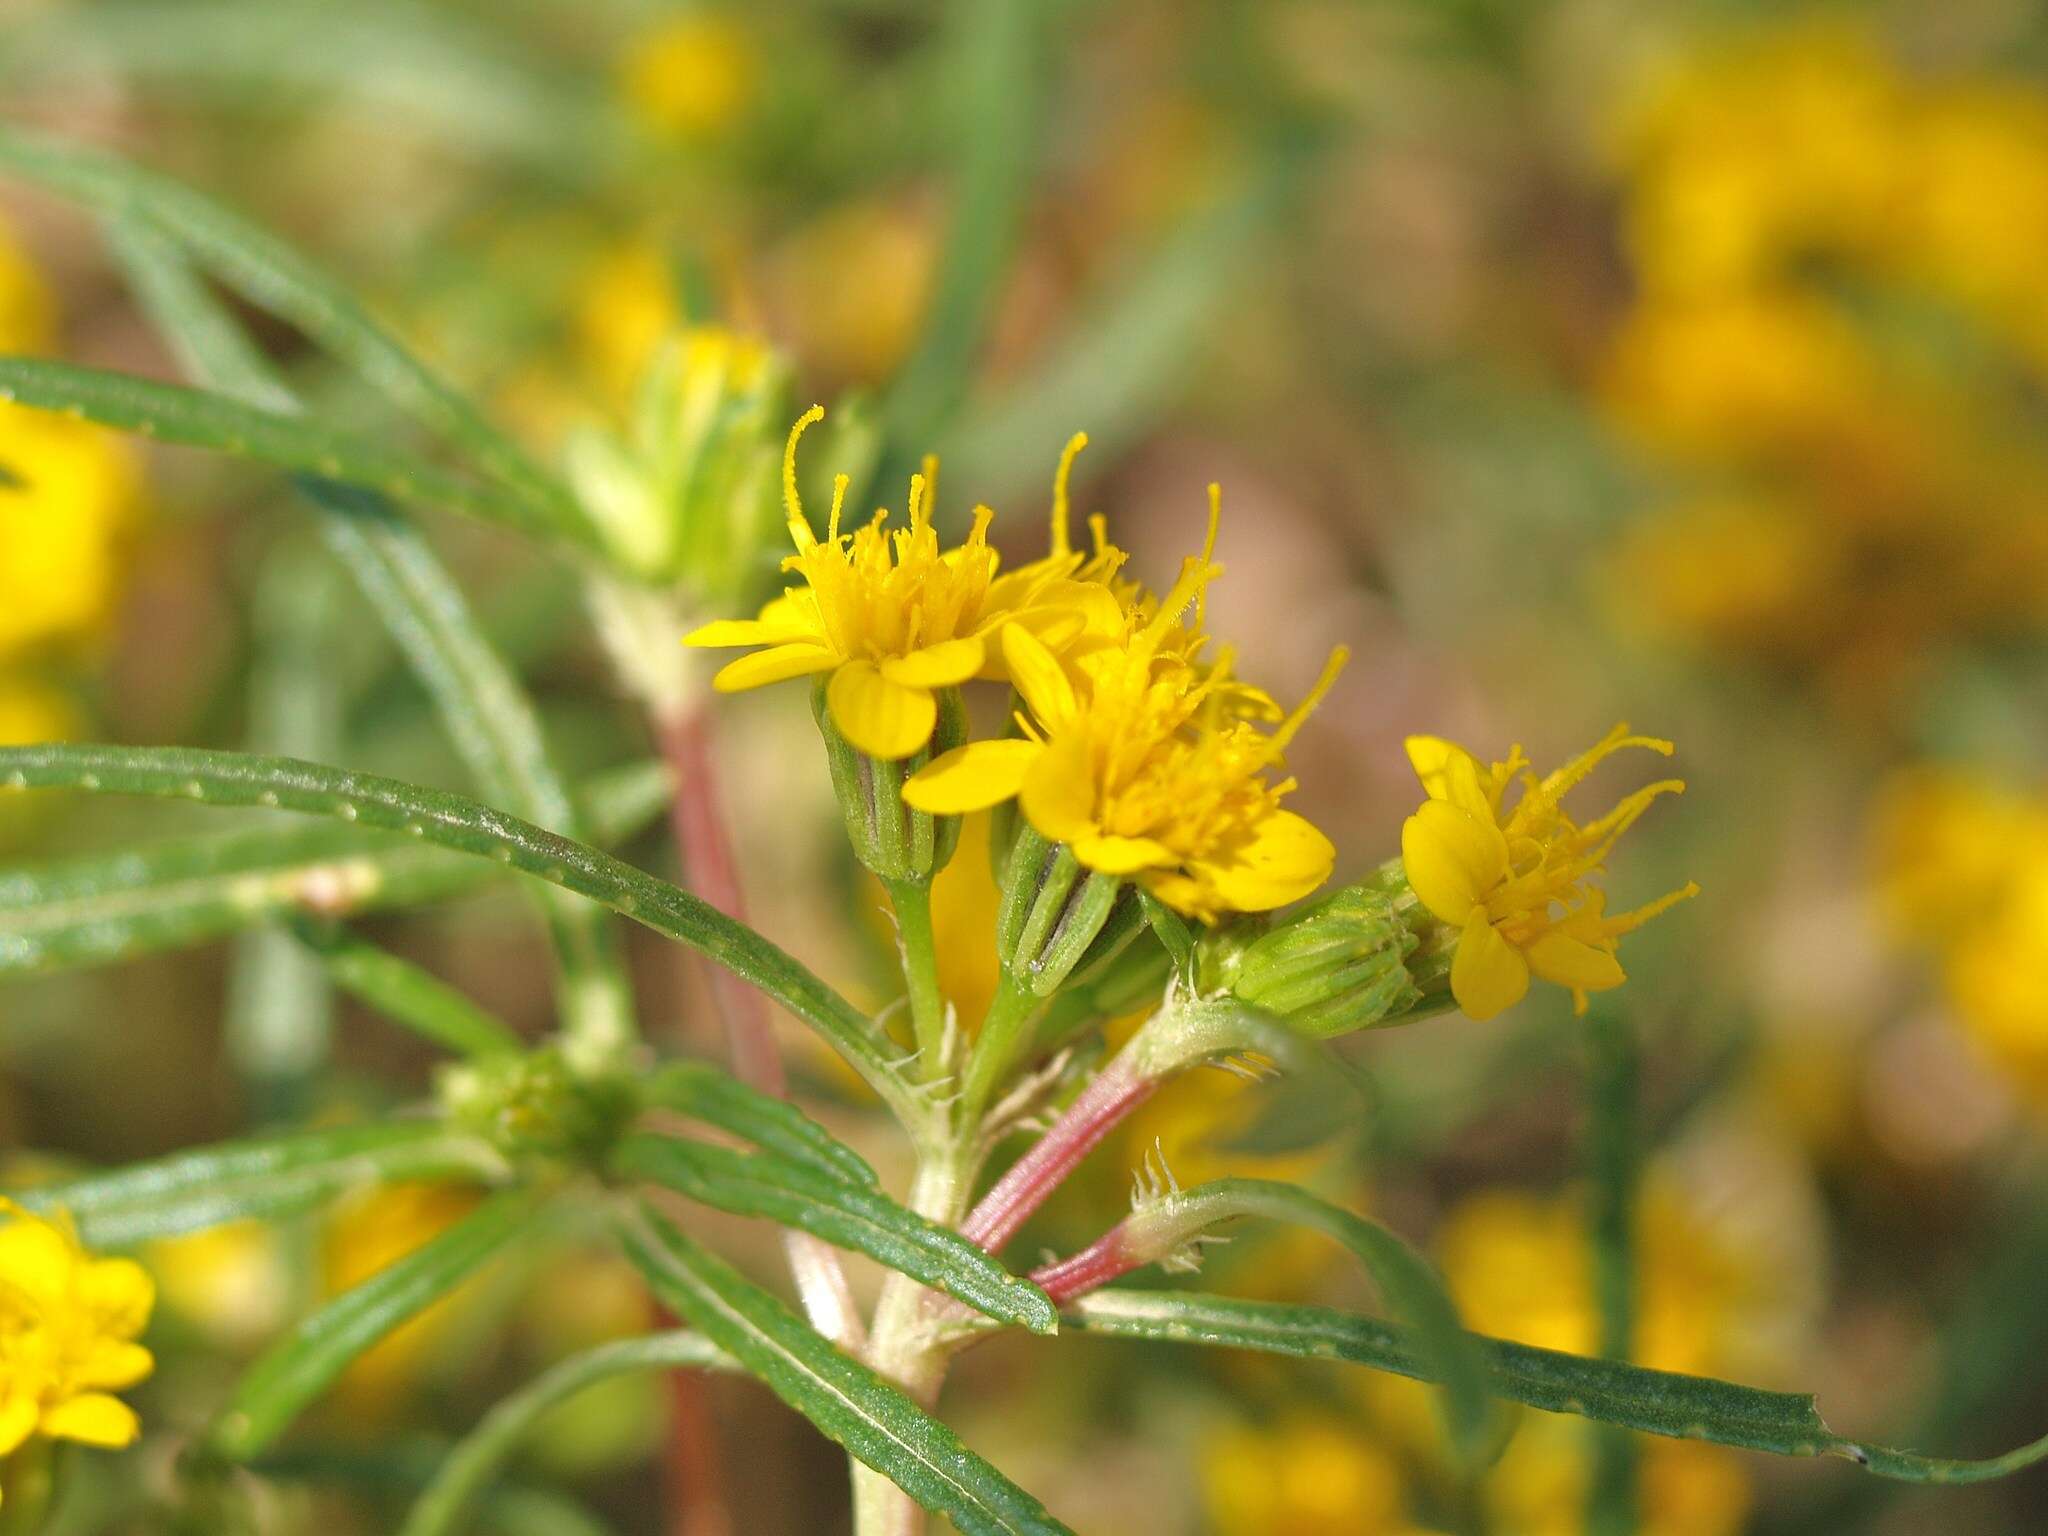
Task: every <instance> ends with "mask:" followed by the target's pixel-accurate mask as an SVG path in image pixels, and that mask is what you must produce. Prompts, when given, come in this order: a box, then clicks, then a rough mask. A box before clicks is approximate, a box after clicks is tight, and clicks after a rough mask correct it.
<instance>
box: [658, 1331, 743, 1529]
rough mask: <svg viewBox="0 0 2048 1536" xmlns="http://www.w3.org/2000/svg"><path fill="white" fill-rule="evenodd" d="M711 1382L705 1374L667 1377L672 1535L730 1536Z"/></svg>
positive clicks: (666, 1475)
mask: <svg viewBox="0 0 2048 1536" xmlns="http://www.w3.org/2000/svg"><path fill="white" fill-rule="evenodd" d="M708 1385H709V1384H708V1383H707V1382H706V1380H705V1378H704V1373H703V1372H701V1371H674V1372H671V1373H670V1376H669V1412H670V1414H671V1415H672V1419H673V1427H672V1428H671V1430H670V1433H669V1440H668V1455H667V1458H666V1460H665V1461H664V1463H663V1468H662V1472H663V1478H662V1481H663V1486H664V1488H665V1490H666V1492H667V1498H666V1500H665V1501H664V1502H665V1504H666V1507H667V1508H668V1509H669V1510H670V1512H671V1513H670V1517H669V1529H670V1530H671V1531H672V1532H673V1533H674V1536H732V1511H731V1509H730V1508H728V1507H727V1504H726V1498H725V1479H724V1478H723V1477H721V1476H720V1475H719V1467H718V1455H719V1441H718V1424H717V1421H716V1420H714V1419H713V1418H712V1416H711V1403H710V1399H709V1394H708V1391H707V1387H708Z"/></svg>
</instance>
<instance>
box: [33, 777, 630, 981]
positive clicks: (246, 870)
mask: <svg viewBox="0 0 2048 1536" xmlns="http://www.w3.org/2000/svg"><path fill="white" fill-rule="evenodd" d="M578 798H579V799H580V800H581V801H582V802H583V808H584V814H585V815H586V817H587V818H588V819H589V824H590V825H591V827H592V828H594V829H595V831H596V835H597V841H599V842H600V843H609V842H614V841H617V840H618V839H620V838H623V837H627V836H630V835H631V834H633V833H635V832H637V831H639V830H640V829H641V828H642V827H644V826H646V825H647V824H648V823H649V822H650V821H652V820H653V819H654V818H655V817H656V816H658V815H659V814H661V812H662V811H663V810H664V809H665V808H666V806H667V804H668V798H669V791H668V775H667V771H666V769H665V768H664V767H663V766H662V765H661V764H660V763H656V762H651V761H650V762H645V763H634V764H631V765H629V766H627V767H625V768H620V769H614V770H611V771H609V772H607V773H605V774H601V775H599V776H597V777H596V778H594V779H592V780H590V781H589V783H587V784H586V785H585V786H584V787H583V790H582V792H581V793H580V795H579V797H578ZM501 873H502V871H501V869H500V867H499V866H496V865H492V864H487V863H480V862H478V861H477V860H476V859H473V858H467V857H465V856H463V855H461V854H457V853H449V852H446V851H444V850H442V849H439V848H434V847H428V846H423V844H422V842H421V841H420V840H418V839H414V838H407V837H402V836H394V835H392V834H390V833H386V832H378V831H373V830H369V829H366V828H359V827H349V826H297V827H286V828H282V829H271V828H265V829H263V830H261V831H251V832H232V833H228V834H226V835H225V836H222V835H218V834H216V835H213V836H209V837H195V838H189V839H184V840H181V841H177V842H170V843H163V844H159V845H158V846H156V847H153V848H139V849H126V850H123V851H121V852H119V853H114V854H106V855H99V856H94V857H90V858H83V859H70V860H64V861H61V862H57V863H52V864H45V865H39V866H36V867H32V868H28V869H17V870H0V976H6V975H9V974H18V973H22V972H35V971H60V970H68V969H73V968H76V967H80V966H91V965H106V964H111V963H114V962H116V961H121V960H129V959H133V958H135V957H136V956H138V955H145V954H151V953H154V952H156V951H158V950H164V949H175V948H181V947H184V946H188V945H193V944H202V943H205V942H207V941H208V940H211V939H219V938H224V937H226V936H227V935H229V934H233V933H239V932H241V931H243V930H244V929H247V928H254V927H260V926H262V925H264V924H265V923H268V922H270V921H272V920H274V919H276V918H279V917H290V916H293V915H296V914H299V913H309V914H312V915H315V916H328V917H338V916H341V915H344V914H350V915H352V914H356V913H365V912H379V911H386V910H389V909H392V908H398V907H408V906H416V905H419V904H421V903H425V902H430V901H438V900H441V899H443V898H445V897H449V896H455V895H459V894H461V893H463V892H465V891H470V890H474V889H476V888H477V887H478V886H480V885H484V884H487V883H488V882H490V881H491V880H492V879H493V878H496V877H497V876H499V875H500V874H501Z"/></svg>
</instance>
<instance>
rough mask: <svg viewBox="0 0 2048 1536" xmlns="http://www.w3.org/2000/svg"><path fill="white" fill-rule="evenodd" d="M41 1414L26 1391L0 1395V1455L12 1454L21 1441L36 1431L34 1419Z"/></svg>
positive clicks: (40, 1416) (34, 1401) (40, 1410)
mask: <svg viewBox="0 0 2048 1536" xmlns="http://www.w3.org/2000/svg"><path fill="white" fill-rule="evenodd" d="M42 1416H43V1411H42V1409H40V1408H38V1407H37V1406H36V1400H35V1399H34V1398H32V1397H30V1396H29V1395H28V1393H26V1392H23V1391H13V1392H10V1393H9V1394H8V1395H7V1396H6V1397H0V1456H11V1455H13V1454H14V1452H15V1451H16V1450H17V1449H19V1448H20V1445H21V1443H22V1441H24V1440H26V1439H27V1438H28V1437H29V1436H30V1435H32V1434H34V1433H35V1432H36V1421H37V1420H39V1419H40V1418H42Z"/></svg>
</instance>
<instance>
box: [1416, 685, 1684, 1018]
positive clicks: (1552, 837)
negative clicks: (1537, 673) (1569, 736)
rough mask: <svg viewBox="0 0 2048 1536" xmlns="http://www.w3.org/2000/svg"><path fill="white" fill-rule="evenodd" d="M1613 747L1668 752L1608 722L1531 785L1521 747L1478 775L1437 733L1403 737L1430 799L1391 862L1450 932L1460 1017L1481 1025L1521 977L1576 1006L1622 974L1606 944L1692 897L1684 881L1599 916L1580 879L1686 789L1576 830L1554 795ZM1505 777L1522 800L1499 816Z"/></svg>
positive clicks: (1510, 997) (1651, 792) (1661, 787)
mask: <svg viewBox="0 0 2048 1536" xmlns="http://www.w3.org/2000/svg"><path fill="white" fill-rule="evenodd" d="M1623 747H1647V748H1648V749H1649V750H1650V751H1652V752H1658V753H1662V754H1663V755H1665V756H1667V757H1668V756H1670V754H1671V751H1672V746H1671V743H1670V742H1668V741H1658V740H1655V739H1654V738H1652V737H1648V736H1631V735H1629V734H1628V727H1627V726H1625V725H1618V726H1616V727H1615V728H1614V729H1613V730H1612V731H1611V732H1609V733H1608V735H1607V737H1606V739H1605V740H1603V741H1602V742H1601V743H1600V744H1599V745H1598V746H1596V747H1594V748H1593V750H1592V751H1590V752H1587V753H1584V754H1582V755H1581V756H1579V757H1576V758H1573V759H1572V760H1571V761H1570V762H1569V763H1566V764H1565V765H1564V766H1563V767H1562V768H1560V769H1558V770H1557V771H1556V772H1554V773H1552V774H1551V775H1550V776H1549V777H1547V778H1543V779H1538V778H1537V777H1536V776H1535V774H1534V773H1533V772H1531V771H1530V769H1529V764H1528V760H1527V759H1526V758H1524V757H1523V756H1522V750H1521V748H1520V747H1516V748H1513V749H1512V750H1511V751H1510V752H1509V754H1508V760H1507V761H1506V762H1504V763H1495V764H1493V765H1492V766H1491V767H1490V768H1482V767H1481V766H1480V765H1479V760H1478V759H1477V758H1475V757H1474V756H1473V755H1472V754H1471V753H1470V752H1467V751H1466V750H1465V749H1464V748H1463V747H1460V746H1457V745H1455V744H1454V743H1452V742H1448V741H1444V740H1442V739H1441V738H1440V737H1436V736H1411V737H1409V738H1408V760H1409V761H1410V762H1411V763H1413V764H1414V765H1415V772H1416V774H1417V776H1418V777H1419V778H1420V779H1421V780H1422V785H1423V788H1424V789H1426V790H1428V791H1429V798H1428V799H1427V800H1426V801H1424V802H1423V804H1422V806H1421V808H1420V809H1418V810H1417V811H1416V813H1415V814H1414V815H1413V816H1410V817H1409V818H1408V820H1407V821H1406V822H1405V823H1404V824H1403V825H1402V828H1401V859H1402V862H1403V864H1405V865H1406V867H1407V871H1408V884H1409V886H1410V887H1411V888H1412V889H1413V890H1414V892H1415V895H1416V897H1417V898H1418V899H1419V900H1420V901H1421V902H1422V904H1423V905H1424V906H1425V907H1427V908H1428V909H1429V910H1430V912H1432V913H1433V914H1434V915H1435V916H1436V917H1438V918H1439V919H1441V920H1442V921H1443V922H1445V923H1448V924H1449V925H1450V926H1451V927H1453V928H1456V929H1458V930H1459V937H1458V941H1457V951H1456V953H1455V955H1454V956H1453V957H1452V961H1451V994H1452V996H1454V997H1455V998H1457V1000H1458V1006H1459V1007H1460V1008H1462V1009H1464V1010H1465V1012H1466V1013H1467V1014H1469V1015H1471V1017H1473V1018H1475V1019H1489V1018H1492V1017H1493V1016H1494V1015H1495V1014H1497V1013H1499V1012H1500V1011H1501V1010H1502V1009H1504V1008H1508V1007H1511V1006H1513V1005H1514V1004H1515V1003H1517V1002H1519V1001H1520V1000H1521V998H1522V994H1523V993H1525V992H1527V991H1528V990H1529V977H1530V975H1531V973H1532V972H1533V973H1534V974H1535V975H1537V976H1540V977H1542V978H1543V979H1544V980H1545V981H1549V982H1555V983H1556V984H1557V985H1559V986H1562V987H1570V988H1571V989H1572V992H1573V994H1574V996H1575V998H1576V1000H1577V1004H1578V1007H1579V1008H1580V1010H1581V1011H1583V1010H1584V1008H1585V1006H1586V994H1587V993H1588V992H1600V991H1605V990H1606V989H1607V988H1609V987H1618V986H1620V985H1621V983H1622V981H1623V980H1624V979H1625V978H1624V976H1623V974H1622V969H1621V964H1620V962H1619V961H1618V960H1616V959H1615V957H1614V949H1615V941H1616V940H1617V939H1619V938H1620V937H1621V935H1622V934H1624V933H1627V932H1629V931H1630V930H1631V929H1634V928H1637V927H1640V926H1641V925H1642V924H1644V923H1646V922H1648V921H1649V920H1650V919H1651V918H1653V917H1655V916H1656V915H1657V914H1658V913H1659V912H1662V911H1663V910H1664V909H1665V908H1667V907H1669V906H1672V905H1673V904H1675V903H1677V902H1680V901H1683V900H1685V899H1686V898H1687V897H1688V896H1692V895H1694V894H1696V893H1697V892H1698V890H1699V887H1698V886H1697V885H1695V884H1691V883H1688V884H1686V885H1684V886H1682V887H1680V888H1679V889H1678V890H1675V891H1672V892H1670V893H1669V894H1668V895H1665V896H1661V897H1659V898H1658V899H1657V900H1655V901H1653V902H1651V903H1650V904H1649V905H1647V906H1644V907H1638V908H1637V909H1636V910H1635V911H1633V912H1625V913H1622V914H1620V915H1618V916H1614V917H1610V916H1608V915H1607V912H1606V893H1605V892H1604V891H1602V890H1600V889H1599V888H1598V887H1597V886H1594V885H1591V884H1589V883H1588V882H1589V880H1590V878H1591V877H1592V876H1594V875H1597V874H1599V873H1600V872H1601V869H1602V861H1603V860H1604V859H1605V858H1606V857H1607V851H1608V850H1609V849H1610V848H1612V847H1613V846H1614V844H1615V842H1616V841H1617V840H1618V839H1619V838H1620V836H1621V834H1622V833H1623V832H1625V831H1627V830H1628V828H1629V827H1630V826H1631V825H1632V824H1633V823H1634V821H1635V819H1636V818H1637V817H1638V816H1640V815H1642V814H1643V812H1644V811H1645V810H1647V809H1648V808H1649V805H1650V802H1651V801H1653V800H1655V799H1656V798H1657V797H1658V796H1659V795H1664V794H1677V793H1679V792H1680V791H1682V790H1683V789H1684V788H1685V784H1684V782H1683V781H1682V780H1679V779H1664V780H1660V781H1659V782H1657V783H1655V784H1651V785H1648V786H1646V787H1645V788H1643V789H1639V790H1637V791H1636V792H1635V793H1634V794H1632V795H1629V796H1627V797H1626V798H1625V799H1623V800H1622V802H1621V803H1620V804H1619V805H1617V806H1615V808H1614V809H1613V810H1611V811H1609V812H1608V813H1607V814H1606V815H1605V816H1602V817H1601V818H1600V819H1599V820H1598V821H1594V822H1590V823H1588V824H1587V825H1585V826H1583V827H1581V826H1580V825H1578V824H1577V823H1576V822H1574V821H1573V820H1572V819H1571V817H1569V816H1567V815H1566V814H1565V812H1564V808H1563V805H1562V804H1561V802H1562V801H1563V799H1564V796H1565V793H1566V792H1567V791H1568V790H1570V789H1571V788H1572V786H1573V785H1575V784H1577V783H1578V782H1579V781H1580V780H1581V779H1583V778H1585V776H1586V775H1587V774H1588V773H1590V772H1592V770H1593V768H1594V766H1595V765H1596V764H1598V763H1599V762H1600V761H1601V760H1602V759H1603V758H1605V757H1607V756H1609V755H1610V754H1611V753H1614V752H1618V751H1620V750H1621V749H1622V748H1623ZM1516 778H1519V779H1520V780H1521V783H1522V793H1521V795H1520V796H1519V798H1518V799H1517V801H1516V803H1515V806H1514V809H1513V810H1512V811H1509V810H1506V809H1505V808H1504V807H1503V806H1502V804H1501V799H1502V796H1503V795H1504V794H1505V793H1506V790H1507V787H1508V784H1509V782H1510V781H1511V780H1514V779H1516Z"/></svg>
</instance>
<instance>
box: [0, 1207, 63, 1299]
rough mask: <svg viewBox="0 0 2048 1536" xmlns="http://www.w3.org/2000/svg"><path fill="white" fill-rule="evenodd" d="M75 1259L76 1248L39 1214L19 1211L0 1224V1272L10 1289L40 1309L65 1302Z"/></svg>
mask: <svg viewBox="0 0 2048 1536" xmlns="http://www.w3.org/2000/svg"><path fill="white" fill-rule="evenodd" d="M78 1262H79V1255H78V1250H77V1249H76V1248H75V1247H74V1246H72V1244H71V1243H70V1242H69V1241H68V1240H67V1239H66V1238H65V1236H64V1234H63V1233H62V1232H60V1231H59V1230H58V1229H57V1228H56V1227H55V1226H53V1225H51V1224H50V1223H49V1222H47V1221H44V1220H42V1219H41V1218H40V1217H36V1216H27V1215H22V1216H17V1217H15V1218H14V1219H13V1220H12V1221H8V1222H6V1223H5V1224H4V1225H0V1276H4V1277H5V1278H6V1282H7V1287H8V1289H9V1290H12V1291H15V1292H17V1293H19V1294H20V1295H22V1296H24V1297H26V1298H27V1299H28V1300H29V1301H30V1302H31V1303H33V1304H35V1305H36V1306H37V1307H38V1308H39V1309H41V1310H45V1311H55V1310H58V1309H60V1308H62V1307H64V1306H65V1305H67V1303H68V1302H69V1293H70V1290H71V1284H72V1275H73V1272H74V1271H75V1270H76V1268H77V1266H78Z"/></svg>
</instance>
